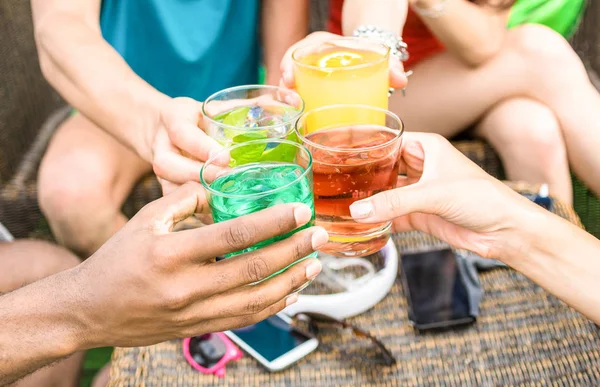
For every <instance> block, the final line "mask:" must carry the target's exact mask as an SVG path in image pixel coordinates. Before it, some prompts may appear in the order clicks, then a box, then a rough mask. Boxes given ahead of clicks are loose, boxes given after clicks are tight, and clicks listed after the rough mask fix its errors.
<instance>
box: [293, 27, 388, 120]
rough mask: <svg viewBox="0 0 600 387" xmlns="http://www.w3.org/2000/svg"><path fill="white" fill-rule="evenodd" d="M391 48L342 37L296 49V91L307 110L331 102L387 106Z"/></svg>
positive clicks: (364, 40)
mask: <svg viewBox="0 0 600 387" xmlns="http://www.w3.org/2000/svg"><path fill="white" fill-rule="evenodd" d="M389 55H390V49H389V47H388V46H386V45H385V44H382V43H378V42H374V41H372V40H367V39H361V38H341V39H335V40H331V41H329V42H326V43H319V44H314V45H310V46H306V47H301V48H298V49H296V50H295V51H294V52H293V54H292V58H293V61H294V75H295V80H296V90H298V93H299V94H300V96H301V97H302V98H303V99H304V102H305V103H306V111H310V110H312V109H315V108H318V107H321V106H327V105H333V104H364V105H370V106H376V107H379V108H382V109H387V108H388V92H389V65H388V60H389Z"/></svg>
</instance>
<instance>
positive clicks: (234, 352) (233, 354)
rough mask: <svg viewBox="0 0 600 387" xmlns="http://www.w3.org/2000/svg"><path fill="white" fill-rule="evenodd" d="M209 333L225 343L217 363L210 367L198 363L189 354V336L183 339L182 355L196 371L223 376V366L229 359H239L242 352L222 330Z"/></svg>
mask: <svg viewBox="0 0 600 387" xmlns="http://www.w3.org/2000/svg"><path fill="white" fill-rule="evenodd" d="M211 335H217V336H218V337H219V339H221V340H222V341H223V342H224V343H225V354H224V355H223V357H222V358H221V360H219V362H218V363H217V364H215V365H214V366H212V367H210V368H204V367H202V366H201V365H200V364H198V363H197V362H196V361H195V360H194V358H193V357H192V355H191V354H190V340H191V338H189V337H188V338H185V339H183V356H184V357H185V360H186V361H187V362H188V364H189V365H191V366H192V367H193V368H194V369H195V370H196V371H198V372H202V373H203V374H207V375H210V374H213V375H215V376H217V377H219V378H223V377H225V366H226V365H227V363H229V362H230V361H234V360H239V359H240V358H241V357H242V356H243V354H242V351H241V350H240V349H239V348H238V347H237V346H236V345H235V344H233V342H232V341H231V340H229V338H228V337H227V336H225V334H224V333H223V332H216V333H211Z"/></svg>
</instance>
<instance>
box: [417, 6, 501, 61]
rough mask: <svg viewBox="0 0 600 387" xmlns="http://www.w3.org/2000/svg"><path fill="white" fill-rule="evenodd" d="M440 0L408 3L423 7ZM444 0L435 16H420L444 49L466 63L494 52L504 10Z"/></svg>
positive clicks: (485, 58) (499, 40) (495, 51)
mask: <svg viewBox="0 0 600 387" xmlns="http://www.w3.org/2000/svg"><path fill="white" fill-rule="evenodd" d="M443 1H444V0H413V1H412V3H411V6H413V7H415V8H417V7H418V8H419V9H426V10H427V9H432V8H433V7H435V6H436V5H439V4H441V3H442V2H443ZM445 1H446V2H445V8H444V11H442V14H441V15H440V16H439V17H427V16H422V17H421V18H422V20H423V22H424V23H425V24H426V25H427V27H428V28H429V29H430V30H431V31H432V32H433V33H434V34H435V36H436V37H437V38H438V39H439V40H440V41H441V42H442V43H443V44H444V46H445V47H446V48H447V49H448V51H450V52H452V53H453V54H454V55H456V57H458V58H459V59H460V60H462V61H463V62H464V63H466V64H467V65H470V66H477V65H479V64H481V63H483V62H485V61H486V60H488V59H489V58H491V57H492V56H494V55H495V54H496V53H497V52H498V51H499V50H500V47H501V45H502V42H503V39H504V36H505V34H506V20H507V17H508V11H507V10H499V9H497V8H490V7H485V6H481V5H476V4H474V3H471V2H469V1H467V0H445Z"/></svg>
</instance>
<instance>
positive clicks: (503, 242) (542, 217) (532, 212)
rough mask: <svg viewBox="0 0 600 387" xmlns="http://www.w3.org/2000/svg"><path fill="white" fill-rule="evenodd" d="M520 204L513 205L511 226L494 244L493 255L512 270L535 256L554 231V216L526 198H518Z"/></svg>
mask: <svg viewBox="0 0 600 387" xmlns="http://www.w3.org/2000/svg"><path fill="white" fill-rule="evenodd" d="M518 199H521V200H519V201H520V202H521V203H519V205H515V206H514V207H513V208H515V209H517V210H516V211H513V212H512V214H511V217H512V218H513V220H514V223H513V226H512V227H511V228H509V229H508V230H506V231H505V233H503V235H502V236H501V238H499V239H498V242H497V243H496V244H495V252H494V255H495V256H496V257H497V258H498V259H499V260H501V261H502V262H504V263H506V264H507V265H509V266H511V267H513V268H519V267H520V266H521V265H523V264H526V262H527V260H528V259H529V258H531V257H533V256H537V255H538V252H539V250H540V247H542V246H541V244H544V239H545V238H546V237H547V236H548V233H547V232H549V231H551V230H554V229H555V226H554V225H553V224H554V222H555V220H556V216H555V215H554V214H552V213H551V212H549V211H547V210H545V209H542V208H541V207H539V206H538V205H537V204H534V203H532V202H530V201H529V200H528V199H526V198H522V197H520V198H518Z"/></svg>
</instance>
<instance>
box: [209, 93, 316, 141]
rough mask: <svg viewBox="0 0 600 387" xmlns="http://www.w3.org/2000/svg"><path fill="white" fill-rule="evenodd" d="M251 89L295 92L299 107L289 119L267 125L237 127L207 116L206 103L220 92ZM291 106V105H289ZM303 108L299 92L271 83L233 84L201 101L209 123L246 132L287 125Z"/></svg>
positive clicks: (294, 119)
mask: <svg viewBox="0 0 600 387" xmlns="http://www.w3.org/2000/svg"><path fill="white" fill-rule="evenodd" d="M253 89H256V90H258V89H260V90H272V91H279V90H283V91H285V92H289V93H292V94H296V96H297V97H298V100H299V101H300V108H299V109H298V111H297V112H296V114H294V116H293V117H292V118H291V119H290V120H286V121H284V122H282V123H280V124H276V125H267V126H258V127H255V128H244V127H239V126H235V125H227V124H224V123H222V122H219V121H217V120H215V119H213V118H212V117H211V116H209V115H208V114H207V113H206V105H207V104H208V103H209V102H211V100H212V101H213V102H214V101H217V99H216V97H217V96H218V95H220V94H225V93H231V92H236V91H240V90H253ZM291 107H293V106H291ZM304 109H305V104H304V99H302V97H301V96H300V94H298V93H297V92H296V91H294V90H290V89H286V88H284V87H280V86H273V85H259V84H254V85H241V86H234V87H228V88H226V89H223V90H219V91H217V92H216V93H213V94H211V95H209V96H208V98H206V99H205V100H204V102H202V116H203V117H205V118H206V119H208V120H209V121H210V122H211V123H213V124H215V125H217V126H220V127H222V128H228V129H235V130H244V131H246V132H255V131H260V130H269V129H276V128H280V127H282V126H285V125H288V124H294V123H295V122H296V121H297V120H298V118H299V117H300V116H301V115H302V114H303V113H304Z"/></svg>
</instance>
